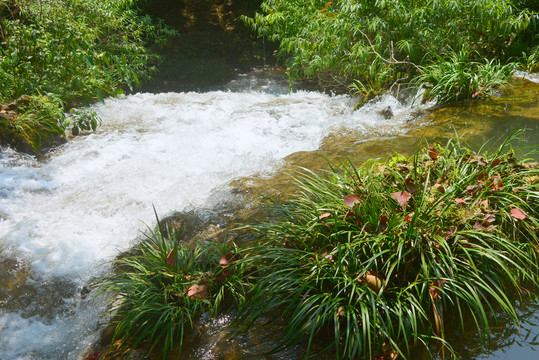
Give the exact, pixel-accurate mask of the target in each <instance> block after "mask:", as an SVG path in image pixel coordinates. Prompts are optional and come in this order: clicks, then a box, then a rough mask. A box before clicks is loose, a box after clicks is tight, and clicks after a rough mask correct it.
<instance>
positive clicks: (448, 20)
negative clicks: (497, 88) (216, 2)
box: [246, 0, 539, 101]
mask: <svg viewBox="0 0 539 360" xmlns="http://www.w3.org/2000/svg"><path fill="white" fill-rule="evenodd" d="M261 9H262V10H263V12H261V13H259V14H257V15H256V16H255V17H253V18H246V21H247V22H248V23H249V24H250V25H252V26H253V28H254V29H256V30H257V31H258V33H259V35H261V36H265V37H267V38H268V39H271V40H275V41H278V42H279V44H280V48H279V55H280V57H281V58H282V59H284V64H285V65H286V67H287V68H288V71H289V74H290V76H291V78H292V79H300V80H305V79H307V80H312V81H316V82H318V83H319V84H321V85H322V86H324V87H327V88H336V89H341V90H346V89H349V88H350V87H351V89H353V90H356V91H358V92H361V93H363V94H364V95H366V98H368V97H369V95H371V94H373V93H375V92H377V91H380V90H381V89H385V88H388V87H390V86H391V85H393V84H395V83H409V82H411V81H413V80H414V79H416V80H417V82H418V83H420V84H421V85H425V86H427V87H430V89H431V93H430V94H429V95H431V94H432V95H441V96H442V99H441V100H442V101H447V100H460V99H466V98H472V97H478V96H481V95H483V94H486V93H487V91H488V90H489V88H490V87H491V86H492V85H496V84H498V83H499V82H500V81H504V80H506V79H507V77H508V76H509V75H510V72H511V71H510V70H512V68H509V67H504V66H503V65H504V64H507V63H510V62H512V61H520V62H521V63H522V64H523V67H524V68H525V69H526V70H530V71H535V70H537V65H538V62H537V61H538V58H539V46H538V41H539V32H538V26H539V22H538V13H537V11H538V9H537V3H535V2H533V1H523V0H336V1H329V2H328V1H325V0H266V1H264V2H263V3H262V6H261ZM417 75H421V76H420V77H417Z"/></svg>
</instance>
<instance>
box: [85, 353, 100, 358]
mask: <svg viewBox="0 0 539 360" xmlns="http://www.w3.org/2000/svg"><path fill="white" fill-rule="evenodd" d="M97 358H99V353H98V352H97V351H96V352H95V353H93V354H90V355H88V356H87V357H86V360H97Z"/></svg>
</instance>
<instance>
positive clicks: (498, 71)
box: [414, 51, 514, 103]
mask: <svg viewBox="0 0 539 360" xmlns="http://www.w3.org/2000/svg"><path fill="white" fill-rule="evenodd" d="M469 58H470V56H469V54H468V53H467V52H465V51H461V52H460V53H458V54H452V55H451V56H450V57H449V59H447V60H446V59H442V58H438V60H437V61H435V62H434V63H432V64H431V65H429V66H426V67H424V68H423V72H422V73H421V74H419V75H418V76H417V77H416V78H415V79H414V81H415V82H416V83H417V84H421V85H423V86H424V87H425V94H424V98H429V99H430V98H432V97H434V96H436V97H437V99H438V102H441V103H447V102H454V101H459V100H465V99H479V98H483V97H487V96H490V95H491V94H492V91H493V90H494V89H496V88H497V87H499V86H500V85H503V84H505V83H507V81H508V79H509V78H510V77H511V74H512V72H513V69H514V65H513V64H508V65H503V66H502V65H500V63H499V62H498V61H496V60H490V61H489V60H485V61H484V63H480V62H476V61H471V60H469Z"/></svg>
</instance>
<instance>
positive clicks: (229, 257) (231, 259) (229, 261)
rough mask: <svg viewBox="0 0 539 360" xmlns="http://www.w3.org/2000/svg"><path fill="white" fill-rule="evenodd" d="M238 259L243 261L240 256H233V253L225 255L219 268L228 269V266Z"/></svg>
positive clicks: (220, 260) (220, 261)
mask: <svg viewBox="0 0 539 360" xmlns="http://www.w3.org/2000/svg"><path fill="white" fill-rule="evenodd" d="M238 259H241V255H240V254H232V253H228V254H225V255H223V256H221V258H220V259H219V266H220V267H222V268H224V267H227V266H228V265H230V264H232V263H233V262H234V261H236V260H238Z"/></svg>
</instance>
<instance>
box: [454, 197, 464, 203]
mask: <svg viewBox="0 0 539 360" xmlns="http://www.w3.org/2000/svg"><path fill="white" fill-rule="evenodd" d="M455 201H456V202H458V203H459V204H467V202H466V200H462V199H461V198H455Z"/></svg>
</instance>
